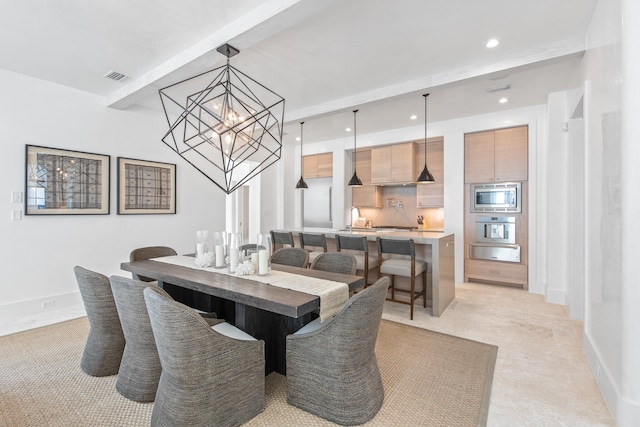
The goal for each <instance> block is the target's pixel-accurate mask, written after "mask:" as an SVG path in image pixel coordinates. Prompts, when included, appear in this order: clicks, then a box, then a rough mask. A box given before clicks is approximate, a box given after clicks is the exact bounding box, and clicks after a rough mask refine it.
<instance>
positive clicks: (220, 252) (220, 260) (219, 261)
mask: <svg viewBox="0 0 640 427" xmlns="http://www.w3.org/2000/svg"><path fill="white" fill-rule="evenodd" d="M216 267H224V246H223V245H216Z"/></svg>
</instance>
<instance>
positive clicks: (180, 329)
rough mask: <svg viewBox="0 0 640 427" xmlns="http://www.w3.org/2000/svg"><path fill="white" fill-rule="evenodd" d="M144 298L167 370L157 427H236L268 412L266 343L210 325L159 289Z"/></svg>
mask: <svg viewBox="0 0 640 427" xmlns="http://www.w3.org/2000/svg"><path fill="white" fill-rule="evenodd" d="M144 299H145V301H146V304H147V309H148V312H149V319H150V320H151V328H152V330H153V335H154V337H155V341H156V345H157V348H158V355H159V357H160V363H161V365H162V373H161V374H160V382H159V384H158V391H157V393H156V399H155V402H154V404H153V410H152V413H151V425H152V426H212V425H214V426H236V425H240V424H242V423H244V422H246V421H248V420H250V419H251V418H253V417H254V416H256V415H257V414H259V413H260V412H261V411H262V410H263V408H264V403H265V382H264V372H265V359H264V341H262V340H256V339H254V338H253V337H251V336H250V335H248V334H246V333H244V332H243V331H241V330H239V329H237V328H235V327H234V326H232V325H229V324H228V323H221V324H219V325H215V326H213V327H211V326H209V325H208V324H207V322H205V321H204V320H203V319H202V317H201V316H199V315H198V314H197V313H196V312H195V311H194V310H193V309H191V308H189V307H187V306H185V305H183V304H181V303H179V302H177V301H174V300H172V299H171V298H170V297H169V295H167V294H166V292H164V291H163V290H162V289H160V288H158V287H155V286H150V287H147V288H145V290H144ZM219 330H223V333H221V332H218V331H219Z"/></svg>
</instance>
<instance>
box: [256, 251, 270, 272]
mask: <svg viewBox="0 0 640 427" xmlns="http://www.w3.org/2000/svg"><path fill="white" fill-rule="evenodd" d="M267 268H268V267H267V250H266V249H260V251H259V252H258V274H259V275H261V276H264V275H265V274H267V273H268V271H267Z"/></svg>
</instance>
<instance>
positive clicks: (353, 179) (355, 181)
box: [348, 110, 362, 186]
mask: <svg viewBox="0 0 640 427" xmlns="http://www.w3.org/2000/svg"><path fill="white" fill-rule="evenodd" d="M357 112H358V110H353V176H352V177H351V179H350V180H349V184H348V185H350V186H357V185H362V181H360V178H358V172H357V171H356V113H357Z"/></svg>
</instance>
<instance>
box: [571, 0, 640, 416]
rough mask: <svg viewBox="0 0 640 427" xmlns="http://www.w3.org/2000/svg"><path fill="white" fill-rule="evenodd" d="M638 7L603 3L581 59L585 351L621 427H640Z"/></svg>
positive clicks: (628, 1) (629, 0)
mask: <svg viewBox="0 0 640 427" xmlns="http://www.w3.org/2000/svg"><path fill="white" fill-rule="evenodd" d="M639 27H640V8H639V5H638V2H636V1H633V0H622V1H621V0H600V1H599V3H598V6H597V9H596V11H595V13H594V17H593V20H592V22H591V26H590V28H589V32H588V36H587V52H586V54H585V56H584V59H583V71H582V72H583V75H584V80H585V82H586V83H585V90H584V92H585V97H584V99H585V103H584V106H585V123H586V140H587V146H586V163H585V174H586V200H585V206H586V209H585V211H586V216H585V225H586V229H585V234H586V236H587V237H586V241H585V246H586V248H585V251H586V257H587V262H586V264H587V266H586V282H587V288H586V292H585V293H586V302H585V352H586V354H587V358H588V360H589V363H590V365H591V368H592V371H593V373H594V376H595V378H596V380H597V381H598V384H599V386H600V389H601V391H602V394H603V396H604V398H605V401H606V402H607V405H608V406H609V409H610V410H611V413H612V415H613V417H614V419H615V421H616V424H617V425H618V426H621V427H622V426H624V427H626V426H637V425H640V366H639V364H638V360H640V342H639V341H638V339H637V337H638V335H637V334H638V332H637V331H638V328H639V327H640V313H639V310H638V305H639V304H640V291H639V290H638V279H637V263H638V258H639V257H640V248H639V246H638V236H640V229H639V228H640V227H639V225H638V220H637V212H638V208H639V205H640V203H638V197H637V194H638V189H637V183H638V182H640V172H639V171H638V169H639V168H638V165H637V163H638V159H640V150H639V147H638V141H639V140H640V129H638V126H637V120H638V118H637V114H638V111H640V105H639V103H638V98H639V97H640V77H639V73H640V56H639V55H638V52H637V40H638V39H639V37H640V32H639V30H638V28H639Z"/></svg>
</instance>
